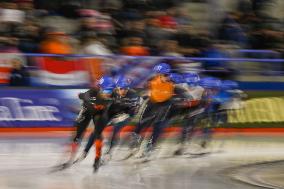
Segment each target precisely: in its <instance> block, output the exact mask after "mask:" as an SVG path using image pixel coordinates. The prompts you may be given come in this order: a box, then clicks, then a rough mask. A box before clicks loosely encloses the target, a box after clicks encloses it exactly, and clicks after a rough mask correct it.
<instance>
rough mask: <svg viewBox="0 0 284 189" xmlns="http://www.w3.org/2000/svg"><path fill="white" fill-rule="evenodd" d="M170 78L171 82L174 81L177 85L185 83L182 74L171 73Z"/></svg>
mask: <svg viewBox="0 0 284 189" xmlns="http://www.w3.org/2000/svg"><path fill="white" fill-rule="evenodd" d="M169 77H170V79H171V81H173V82H174V83H176V84H180V83H183V82H184V79H183V76H182V75H181V74H177V73H171V74H170V76H169Z"/></svg>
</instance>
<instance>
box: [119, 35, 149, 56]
mask: <svg viewBox="0 0 284 189" xmlns="http://www.w3.org/2000/svg"><path fill="white" fill-rule="evenodd" d="M122 45H123V46H122V48H121V49H120V51H121V53H122V54H124V55H129V56H148V55H150V53H149V49H148V48H147V47H145V46H144V39H143V36H141V35H140V34H139V33H133V34H131V36H130V37H127V38H125V39H124V41H123V44H122Z"/></svg>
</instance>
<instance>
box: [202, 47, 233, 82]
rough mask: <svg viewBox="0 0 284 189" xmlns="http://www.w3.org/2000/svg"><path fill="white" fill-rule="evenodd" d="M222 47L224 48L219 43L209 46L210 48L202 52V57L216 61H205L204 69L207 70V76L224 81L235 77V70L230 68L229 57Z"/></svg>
mask: <svg viewBox="0 0 284 189" xmlns="http://www.w3.org/2000/svg"><path fill="white" fill-rule="evenodd" d="M222 47H223V46H222V45H221V44H218V43H212V44H211V45H210V44H209V45H208V48H207V49H206V50H205V51H203V52H202V57H205V58H212V59H216V60H206V61H203V62H202V63H203V68H204V69H205V70H207V71H206V72H205V73H206V74H207V75H210V76H213V77H219V78H222V79H230V78H231V77H232V76H233V70H232V69H231V68H230V65H229V62H228V61H227V60H226V58H229V56H228V54H227V53H226V52H225V50H224V49H222Z"/></svg>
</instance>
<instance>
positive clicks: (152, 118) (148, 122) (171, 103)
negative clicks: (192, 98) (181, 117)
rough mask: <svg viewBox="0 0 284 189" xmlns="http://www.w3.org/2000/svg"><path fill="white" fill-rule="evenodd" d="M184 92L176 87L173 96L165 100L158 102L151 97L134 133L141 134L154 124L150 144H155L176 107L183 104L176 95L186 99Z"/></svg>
mask: <svg viewBox="0 0 284 189" xmlns="http://www.w3.org/2000/svg"><path fill="white" fill-rule="evenodd" d="M183 94H184V91H183V89H181V88H177V87H175V89H174V94H173V97H172V98H171V99H169V100H167V101H165V102H161V103H156V102H151V100H150V99H149V100H148V102H147V104H146V107H145V110H144V111H143V112H142V115H141V117H140V121H139V124H138V125H137V127H136V128H135V130H134V133H136V134H140V133H141V131H142V130H143V129H145V128H147V127H150V126H153V133H152V137H151V138H152V140H151V143H150V145H152V146H154V145H155V144H156V142H157V140H158V139H159V136H160V134H161V133H162V131H163V129H164V127H165V126H166V125H167V124H168V121H169V119H170V117H171V116H172V115H173V112H174V111H175V109H176V107H177V106H180V105H181V106H183V103H180V102H179V103H177V101H175V100H174V99H175V97H181V99H185V97H184V95H183Z"/></svg>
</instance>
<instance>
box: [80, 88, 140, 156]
mask: <svg viewBox="0 0 284 189" xmlns="http://www.w3.org/2000/svg"><path fill="white" fill-rule="evenodd" d="M112 100H113V101H112V103H111V104H110V105H109V106H108V108H107V109H106V110H105V111H104V113H103V114H102V115H101V117H100V118H99V119H98V120H96V119H95V121H94V124H95V131H94V132H93V133H92V134H91V135H90V138H89V140H88V143H87V145H86V147H85V149H84V152H85V153H86V154H87V153H88V152H89V150H90V148H91V147H92V144H93V143H94V141H95V139H101V134H102V131H103V129H104V128H105V127H106V126H107V125H108V124H112V123H111V120H112V119H113V118H116V117H118V116H120V115H121V114H128V115H129V116H130V117H131V116H133V115H134V114H135V112H136V109H137V106H138V105H139V104H138V103H139V101H140V98H139V96H138V95H137V92H136V91H135V90H129V91H128V92H127V94H126V96H125V97H121V96H119V95H118V94H116V93H114V94H113V99H112ZM128 120H129V119H126V120H124V121H122V122H119V123H114V124H113V125H112V126H113V127H114V130H113V134H112V137H111V143H110V148H109V151H110V149H111V148H112V147H113V144H114V139H115V136H116V134H117V133H118V132H119V131H120V129H121V128H122V127H123V126H124V125H125V123H126V122H127V121H128Z"/></svg>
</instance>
